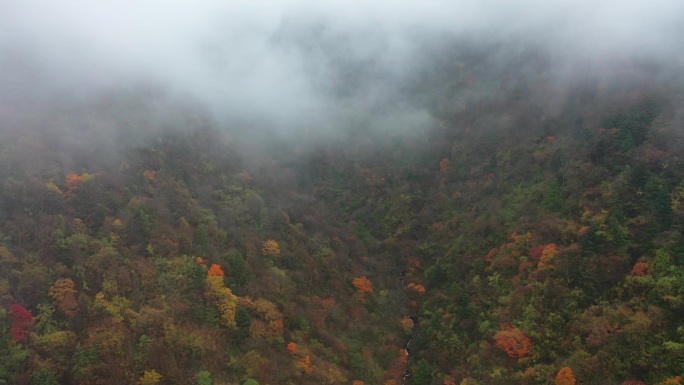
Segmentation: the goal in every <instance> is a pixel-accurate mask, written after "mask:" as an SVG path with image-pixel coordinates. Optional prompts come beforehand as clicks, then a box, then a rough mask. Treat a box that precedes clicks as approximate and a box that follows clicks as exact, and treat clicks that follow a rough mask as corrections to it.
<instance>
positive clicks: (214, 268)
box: [207, 263, 226, 278]
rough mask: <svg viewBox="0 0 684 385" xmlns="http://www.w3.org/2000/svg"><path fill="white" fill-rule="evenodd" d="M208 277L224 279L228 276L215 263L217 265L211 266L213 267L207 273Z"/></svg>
mask: <svg viewBox="0 0 684 385" xmlns="http://www.w3.org/2000/svg"><path fill="white" fill-rule="evenodd" d="M207 275H208V276H215V277H221V278H223V277H225V276H226V273H224V272H223V269H222V268H221V266H220V265H218V264H216V263H215V264H213V265H211V267H210V268H209V271H208V272H207Z"/></svg>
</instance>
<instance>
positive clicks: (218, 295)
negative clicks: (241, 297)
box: [204, 265, 238, 327]
mask: <svg viewBox="0 0 684 385" xmlns="http://www.w3.org/2000/svg"><path fill="white" fill-rule="evenodd" d="M214 266H216V268H214ZM212 269H214V271H213V272H212V271H211V269H210V270H209V272H208V273H207V278H206V286H205V291H204V295H205V297H206V298H207V300H209V302H211V303H213V304H214V306H216V308H217V310H218V311H219V314H220V315H221V320H222V321H223V324H224V325H225V326H227V327H235V326H236V324H235V312H236V309H237V304H238V297H237V296H236V295H235V294H233V292H232V291H231V290H230V289H229V288H227V287H225V286H224V284H223V270H222V269H221V267H220V266H218V265H213V266H212Z"/></svg>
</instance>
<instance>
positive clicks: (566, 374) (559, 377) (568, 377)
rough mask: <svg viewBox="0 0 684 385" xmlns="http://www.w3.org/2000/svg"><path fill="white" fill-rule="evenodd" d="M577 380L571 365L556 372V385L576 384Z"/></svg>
mask: <svg viewBox="0 0 684 385" xmlns="http://www.w3.org/2000/svg"><path fill="white" fill-rule="evenodd" d="M576 382H577V381H576V380H575V373H573V372H572V369H570V368H569V367H567V366H566V367H564V368H562V369H561V370H559V371H558V374H556V381H554V385H575V383H576Z"/></svg>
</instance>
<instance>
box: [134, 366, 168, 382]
mask: <svg viewBox="0 0 684 385" xmlns="http://www.w3.org/2000/svg"><path fill="white" fill-rule="evenodd" d="M161 379H162V375H161V374H159V373H157V371H156V370H154V369H152V370H146V371H145V372H144V373H143V375H142V376H140V379H139V380H138V384H139V385H156V384H158V383H160V382H161Z"/></svg>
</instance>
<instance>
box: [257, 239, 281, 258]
mask: <svg viewBox="0 0 684 385" xmlns="http://www.w3.org/2000/svg"><path fill="white" fill-rule="evenodd" d="M261 253H262V254H263V255H264V256H267V257H277V256H279V255H280V245H278V242H276V241H274V240H273V239H268V240H266V241H265V242H264V244H263V245H262V246H261Z"/></svg>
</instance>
